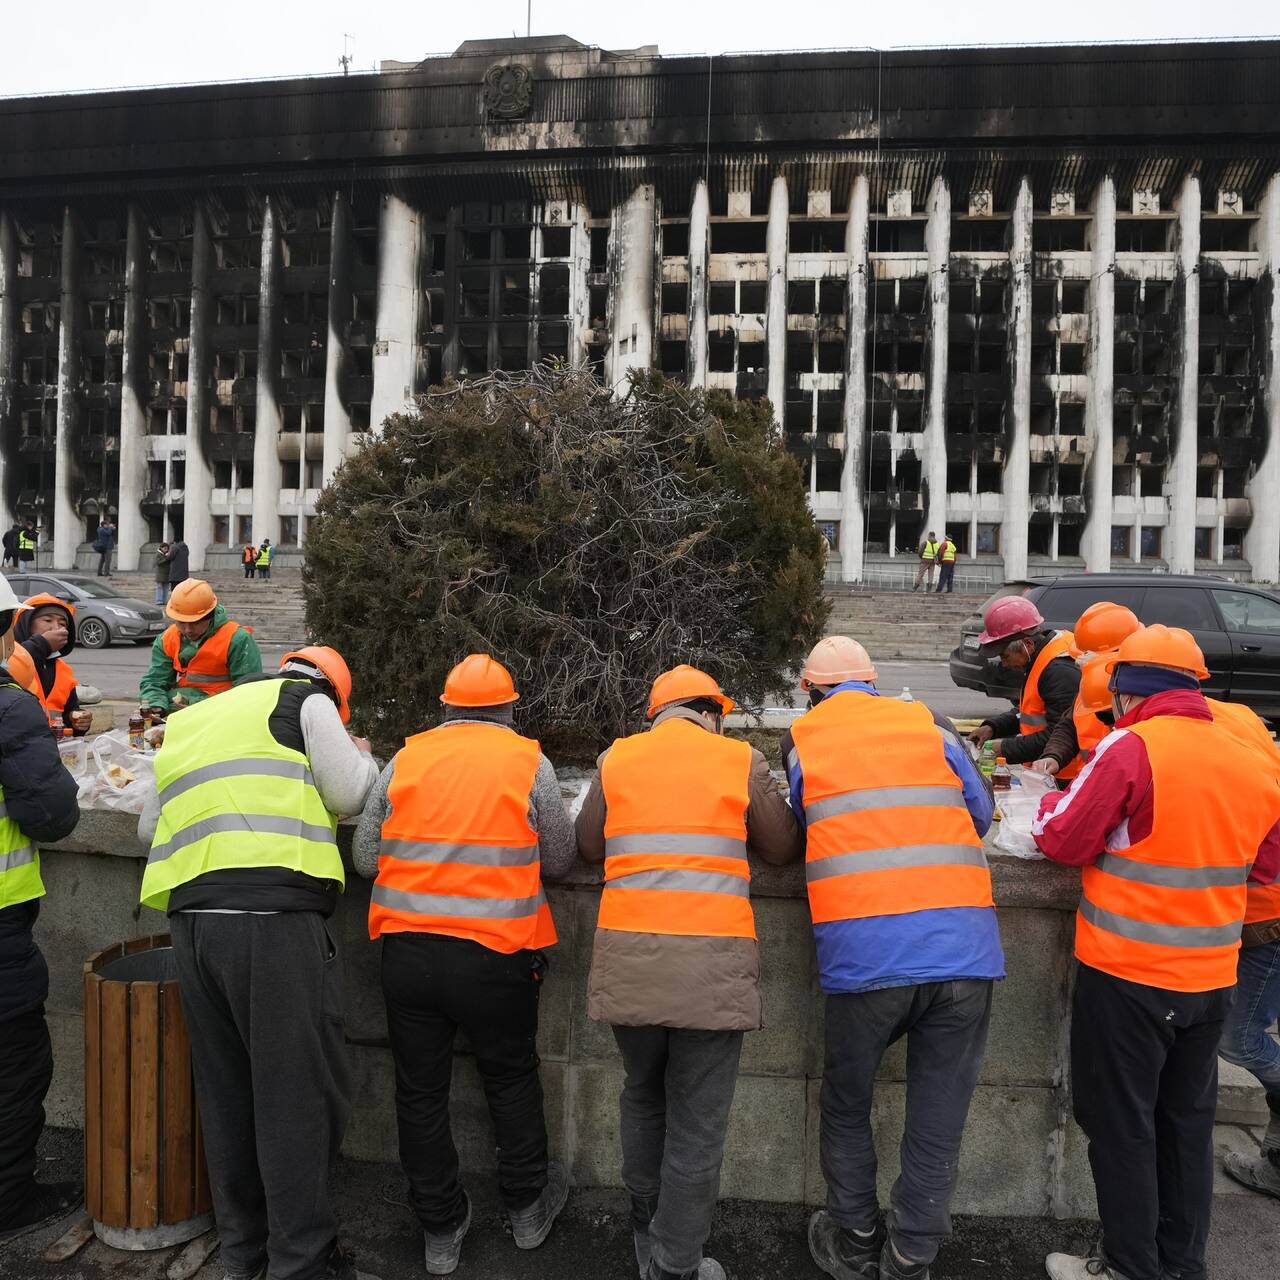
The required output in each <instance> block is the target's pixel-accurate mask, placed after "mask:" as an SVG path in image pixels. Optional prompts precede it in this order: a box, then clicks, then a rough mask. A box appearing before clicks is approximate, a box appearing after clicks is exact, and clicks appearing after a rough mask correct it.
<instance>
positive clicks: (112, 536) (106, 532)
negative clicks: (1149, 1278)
mask: <svg viewBox="0 0 1280 1280" xmlns="http://www.w3.org/2000/svg"><path fill="white" fill-rule="evenodd" d="M115 545H116V526H115V524H114V523H113V522H112V519H111V517H110V516H109V515H106V516H103V517H102V521H101V523H100V524H99V525H98V532H97V533H96V534H95V535H94V539H93V549H94V550H95V551H96V552H97V553H98V577H100V578H107V577H110V576H111V553H112V551H114V550H115Z"/></svg>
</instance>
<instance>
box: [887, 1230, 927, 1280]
mask: <svg viewBox="0 0 1280 1280" xmlns="http://www.w3.org/2000/svg"><path fill="white" fill-rule="evenodd" d="M880 1280H929V1264H928V1263H927V1262H905V1261H904V1260H903V1259H902V1258H900V1257H899V1256H898V1251H897V1250H896V1249H895V1248H894V1247H893V1239H892V1237H886V1239H885V1242H884V1248H883V1249H881V1250H880Z"/></svg>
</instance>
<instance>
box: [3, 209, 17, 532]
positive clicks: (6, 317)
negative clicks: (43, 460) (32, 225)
mask: <svg viewBox="0 0 1280 1280" xmlns="http://www.w3.org/2000/svg"><path fill="white" fill-rule="evenodd" d="M17 385H18V230H17V228H16V227H15V226H14V224H13V219H12V218H11V217H10V216H9V214H8V212H7V211H5V210H3V209H0V530H8V529H9V528H10V526H11V525H12V524H13V519H14V512H13V506H12V503H11V501H10V495H11V492H12V490H13V489H15V488H16V486H15V485H14V484H13V481H12V478H11V477H10V475H9V458H8V457H7V456H6V454H7V443H8V441H11V440H13V439H14V438H15V437H16V435H17V432H16V431H15V430H14V429H13V414H14V397H15V394H16V388H17Z"/></svg>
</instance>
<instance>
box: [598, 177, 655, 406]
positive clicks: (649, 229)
mask: <svg viewBox="0 0 1280 1280" xmlns="http://www.w3.org/2000/svg"><path fill="white" fill-rule="evenodd" d="M657 234H658V219H657V194H656V192H655V191H654V189H653V187H652V186H649V185H641V186H638V187H637V188H636V189H635V190H634V191H633V192H632V193H631V195H630V196H628V197H627V199H626V200H624V201H623V203H622V204H621V205H618V206H616V207H615V208H614V210H613V225H612V228H611V230H610V235H609V264H610V267H611V275H610V281H609V287H610V299H609V359H608V364H607V372H608V380H609V383H610V385H612V386H614V387H621V386H625V385H626V381H627V374H628V373H629V372H630V371H631V370H632V369H648V368H649V367H650V366H651V365H652V364H653V298H654V282H655V279H656V276H655V274H654V269H655V263H656V257H657Z"/></svg>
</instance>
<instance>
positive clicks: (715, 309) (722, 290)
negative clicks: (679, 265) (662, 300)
mask: <svg viewBox="0 0 1280 1280" xmlns="http://www.w3.org/2000/svg"><path fill="white" fill-rule="evenodd" d="M662 287H663V289H664V291H665V290H666V289H669V288H671V287H672V286H671V285H663V286H662ZM736 295H737V286H736V285H734V283H733V282H732V281H724V280H713V281H712V282H711V284H710V286H709V287H708V289H707V311H708V313H709V314H710V315H713V316H731V315H733V314H734V313H735V312H736V311H737V309H738V302H737V296H736Z"/></svg>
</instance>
